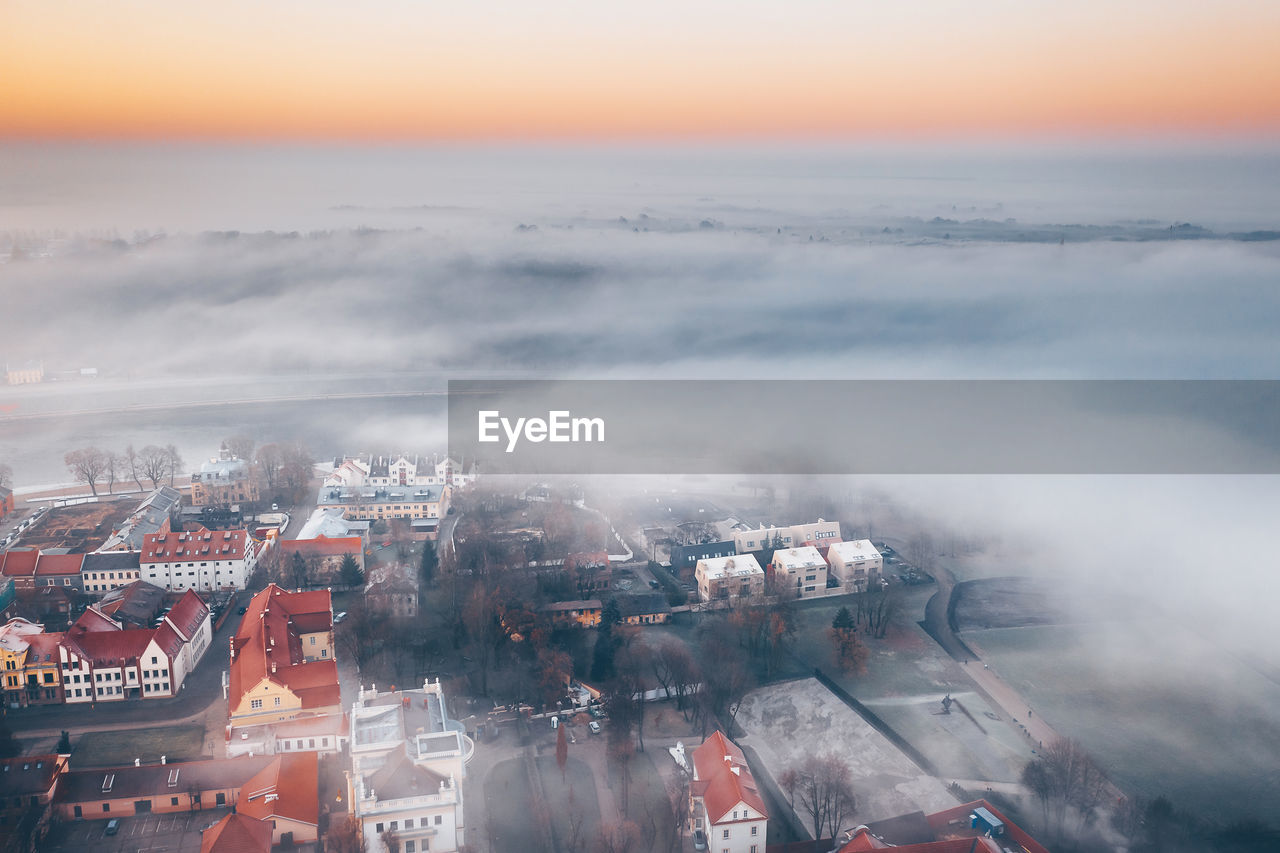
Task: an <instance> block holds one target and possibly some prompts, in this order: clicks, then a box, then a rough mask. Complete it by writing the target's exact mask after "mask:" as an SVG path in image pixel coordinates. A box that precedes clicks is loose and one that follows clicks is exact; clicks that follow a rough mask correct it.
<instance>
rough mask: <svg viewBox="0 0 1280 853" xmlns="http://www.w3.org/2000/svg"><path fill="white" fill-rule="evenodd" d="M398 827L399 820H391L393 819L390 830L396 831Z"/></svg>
mask: <svg viewBox="0 0 1280 853" xmlns="http://www.w3.org/2000/svg"><path fill="white" fill-rule="evenodd" d="M399 828H400V821H398V820H393V821H391V831H392V832H395V831H396V830H397V829H399Z"/></svg>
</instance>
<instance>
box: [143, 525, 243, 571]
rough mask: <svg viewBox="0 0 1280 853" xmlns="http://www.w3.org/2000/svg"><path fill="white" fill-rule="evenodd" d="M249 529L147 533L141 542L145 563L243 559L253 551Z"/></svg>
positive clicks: (202, 529) (201, 529)
mask: <svg viewBox="0 0 1280 853" xmlns="http://www.w3.org/2000/svg"><path fill="white" fill-rule="evenodd" d="M251 547H252V545H251V544H250V539H249V532H248V531H247V530H206V529H204V528H200V529H199V530H195V531H177V532H170V533H148V534H147V535H146V536H144V537H143V539H142V556H141V557H140V558H139V560H140V562H142V563H174V562H178V561H185V560H196V559H201V560H242V559H244V556H245V551H246V549H247V548H251Z"/></svg>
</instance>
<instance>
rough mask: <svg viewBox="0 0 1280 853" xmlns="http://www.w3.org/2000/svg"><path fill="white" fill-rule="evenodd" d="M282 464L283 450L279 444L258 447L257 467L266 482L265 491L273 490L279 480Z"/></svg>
mask: <svg viewBox="0 0 1280 853" xmlns="http://www.w3.org/2000/svg"><path fill="white" fill-rule="evenodd" d="M283 464H284V451H283V449H282V448H281V447H280V445H278V444H275V443H272V444H264V445H262V446H261V447H259V448H258V467H259V468H260V469H262V477H263V479H264V480H266V482H267V491H268V492H275V490H276V486H277V485H278V484H279V482H280V466H281V465H283Z"/></svg>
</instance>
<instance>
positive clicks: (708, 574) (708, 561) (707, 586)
mask: <svg viewBox="0 0 1280 853" xmlns="http://www.w3.org/2000/svg"><path fill="white" fill-rule="evenodd" d="M693 576H694V580H696V581H697V583H698V598H699V599H701V600H702V601H737V600H743V599H749V598H754V597H756V596H759V595H763V594H764V569H762V568H760V564H759V563H758V562H757V561H756V558H755V557H754V556H753V555H751V554H740V555H736V556H733V557H709V558H704V559H701V560H699V561H698V565H697V566H696V567H695V568H694V571H693Z"/></svg>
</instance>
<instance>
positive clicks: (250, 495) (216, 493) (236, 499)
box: [191, 447, 260, 507]
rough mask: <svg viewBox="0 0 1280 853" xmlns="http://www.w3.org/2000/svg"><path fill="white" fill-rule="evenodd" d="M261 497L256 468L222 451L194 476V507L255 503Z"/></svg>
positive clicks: (205, 463) (192, 503) (192, 495)
mask: <svg viewBox="0 0 1280 853" xmlns="http://www.w3.org/2000/svg"><path fill="white" fill-rule="evenodd" d="M259 497H260V494H259V489H258V480H257V478H256V477H254V475H253V467H252V466H251V465H250V464H249V463H248V462H247V461H246V460H244V459H237V458H236V457H235V456H232V455H231V454H230V453H229V452H228V451H227V449H226V448H225V447H224V448H222V452H221V453H219V455H218V457H217V458H216V459H210V460H209V461H208V462H204V463H201V465H200V470H198V471H195V472H193V473H192V474H191V505H192V506H201V507H203V506H226V505H229V504H242V503H256V502H257V501H258V499H259Z"/></svg>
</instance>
